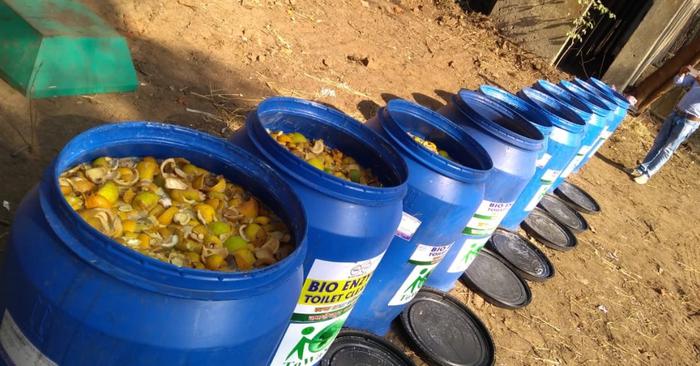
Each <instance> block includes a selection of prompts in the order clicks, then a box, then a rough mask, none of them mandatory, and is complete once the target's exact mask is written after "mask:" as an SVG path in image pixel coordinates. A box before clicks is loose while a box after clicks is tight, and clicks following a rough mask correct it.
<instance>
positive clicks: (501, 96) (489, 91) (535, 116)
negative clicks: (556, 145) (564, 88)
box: [479, 85, 554, 136]
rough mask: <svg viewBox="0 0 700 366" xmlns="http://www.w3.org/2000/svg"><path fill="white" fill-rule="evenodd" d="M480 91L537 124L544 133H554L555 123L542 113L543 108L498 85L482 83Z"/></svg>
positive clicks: (546, 134) (547, 134)
mask: <svg viewBox="0 0 700 366" xmlns="http://www.w3.org/2000/svg"><path fill="white" fill-rule="evenodd" d="M479 92H480V93H481V94H484V95H486V96H488V97H491V98H493V99H495V100H497V101H499V102H501V103H502V104H504V105H505V106H506V107H508V108H510V109H512V110H513V111H514V112H515V113H517V114H519V115H520V116H521V117H523V118H524V119H526V120H527V121H528V122H530V123H532V124H534V125H536V127H537V128H539V130H540V132H542V134H543V135H545V136H549V135H550V134H551V133H552V128H553V127H554V125H553V124H552V122H551V121H550V120H549V118H547V117H548V116H547V115H545V114H544V113H542V109H540V108H537V107H535V106H533V105H532V104H530V103H528V102H527V101H525V100H523V99H521V98H518V96H516V95H515V94H512V93H509V92H508V91H505V90H503V89H501V88H499V87H496V86H491V85H481V86H479Z"/></svg>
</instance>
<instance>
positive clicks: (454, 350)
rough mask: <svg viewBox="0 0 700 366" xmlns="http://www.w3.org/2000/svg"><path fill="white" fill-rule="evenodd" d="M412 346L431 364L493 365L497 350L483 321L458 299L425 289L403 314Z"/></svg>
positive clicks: (402, 318)
mask: <svg viewBox="0 0 700 366" xmlns="http://www.w3.org/2000/svg"><path fill="white" fill-rule="evenodd" d="M401 324H402V325H403V329H404V331H405V333H406V336H407V338H408V340H409V341H410V342H411V344H412V346H414V347H415V348H416V350H417V351H418V353H419V354H420V355H421V357H423V359H424V360H425V361H427V362H428V364H430V365H437V366H482V365H483V366H487V365H493V363H494V360H495V348H494V345H493V340H492V339H491V335H490V334H489V331H488V330H487V329H486V327H485V326H484V324H483V323H482V322H481V321H480V320H479V318H477V317H476V315H474V313H472V312H471V311H470V310H469V309H468V308H467V307H466V306H464V304H462V303H461V302H460V301H459V300H457V299H455V298H454V297H452V296H450V295H448V294H446V293H444V292H442V291H439V290H435V289H431V288H423V289H422V290H421V291H420V292H418V295H416V297H415V298H414V299H413V301H411V303H410V304H408V306H407V307H406V309H404V311H403V312H402V313H401Z"/></svg>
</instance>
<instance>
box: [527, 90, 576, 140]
mask: <svg viewBox="0 0 700 366" xmlns="http://www.w3.org/2000/svg"><path fill="white" fill-rule="evenodd" d="M518 96H519V97H521V98H523V99H524V100H526V101H528V102H530V103H532V104H533V105H536V106H537V107H539V108H540V109H541V110H542V111H543V112H544V113H545V114H548V115H549V117H550V120H551V121H552V123H553V124H554V125H555V126H557V127H559V128H562V129H564V130H567V131H569V132H572V133H579V132H581V131H583V129H584V128H585V126H586V122H585V121H584V120H583V119H582V118H581V117H580V116H579V115H578V114H576V113H574V111H572V110H571V109H570V108H569V107H567V106H565V105H564V104H562V103H561V102H559V101H558V100H557V99H555V98H552V97H550V96H549V95H547V94H545V93H542V92H541V91H539V90H536V89H533V88H529V87H528V88H523V89H522V90H521V91H519V92H518Z"/></svg>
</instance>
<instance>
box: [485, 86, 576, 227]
mask: <svg viewBox="0 0 700 366" xmlns="http://www.w3.org/2000/svg"><path fill="white" fill-rule="evenodd" d="M479 91H480V92H481V93H483V94H485V95H488V96H489V97H491V98H494V99H495V100H498V101H500V102H501V103H502V104H504V105H505V106H507V107H509V108H511V109H513V110H514V111H515V112H516V113H518V114H520V115H521V116H523V117H525V119H526V120H528V121H529V122H531V123H532V124H533V125H534V126H535V127H537V128H538V129H539V130H540V132H542V134H543V135H545V136H546V138H547V140H548V141H547V144H546V148H545V151H544V152H543V154H542V155H541V156H540V157H539V159H537V169H536V170H535V175H534V176H533V177H532V179H531V180H530V182H528V184H527V186H525V189H523V193H521V194H520V197H518V199H517V200H516V201H515V203H514V204H513V207H512V208H511V209H510V211H508V214H507V215H506V217H505V218H504V219H503V221H501V225H500V226H501V227H503V228H505V229H508V230H511V231H515V230H517V229H518V227H519V225H520V223H521V222H522V221H523V220H525V218H526V217H527V215H528V214H529V213H530V211H532V209H534V208H535V206H537V203H539V201H540V200H541V199H542V197H543V196H544V194H545V193H546V192H547V191H548V190H549V186H550V185H551V184H552V183H553V181H554V179H556V178H557V177H558V176H559V174H560V173H561V171H562V170H563V169H564V168H565V167H566V165H567V163H568V162H569V161H570V160H571V157H572V156H573V155H572V153H575V152H576V151H577V148H578V147H579V146H580V140H581V139H580V137H581V136H583V131H584V124H583V121H580V120H579V119H578V118H576V115H575V114H574V113H573V112H570V111H568V110H563V111H562V112H561V113H560V114H564V115H567V117H568V119H571V120H575V121H576V120H578V121H579V124H576V123H572V122H569V121H568V120H567V119H564V118H562V117H560V116H558V115H556V114H554V113H551V112H549V111H547V110H545V109H542V108H540V107H538V106H537V105H536V104H532V103H530V102H528V101H525V100H523V99H521V98H519V97H517V96H515V95H513V94H510V93H508V92H506V91H504V90H501V89H499V88H496V87H493V86H481V87H479ZM532 94H536V95H535V96H532ZM532 94H530V97H532V98H535V99H537V98H538V96H537V95H539V94H541V93H539V92H537V91H535V90H533V92H532ZM545 97H546V96H545ZM552 134H554V139H552V138H551V135H552ZM575 136H579V138H578V139H576V138H575Z"/></svg>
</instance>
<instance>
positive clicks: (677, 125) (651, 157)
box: [637, 112, 700, 177]
mask: <svg viewBox="0 0 700 366" xmlns="http://www.w3.org/2000/svg"><path fill="white" fill-rule="evenodd" d="M698 126H700V122H691V121H689V120H688V119H686V118H685V117H683V116H681V115H680V114H678V113H676V112H672V113H671V114H669V115H668V117H666V120H665V121H664V124H663V126H661V130H660V131H659V134H658V135H657V136H656V139H655V140H654V145H653V146H652V147H651V149H650V150H649V153H647V156H646V157H645V158H644V161H643V162H642V164H641V165H639V167H637V169H639V170H640V171H641V172H642V173H644V174H646V175H647V176H649V177H651V176H652V175H654V174H656V172H658V171H659V169H661V167H662V166H664V164H666V162H667V161H668V159H670V158H671V156H672V155H673V153H674V152H675V151H676V149H678V147H679V146H681V144H682V143H683V142H684V141H685V140H686V139H688V137H690V135H692V134H693V132H695V130H697V129H698Z"/></svg>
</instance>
